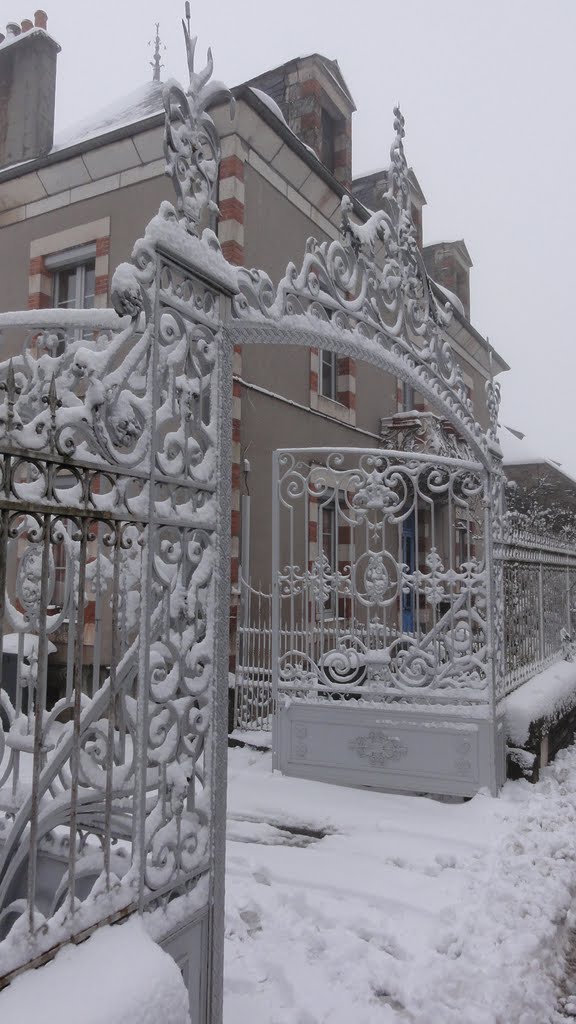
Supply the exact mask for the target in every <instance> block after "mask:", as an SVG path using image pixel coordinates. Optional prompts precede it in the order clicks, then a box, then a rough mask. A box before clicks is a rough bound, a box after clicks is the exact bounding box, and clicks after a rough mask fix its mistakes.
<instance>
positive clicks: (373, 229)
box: [0, 30, 504, 1024]
mask: <svg viewBox="0 0 576 1024" xmlns="http://www.w3.org/2000/svg"><path fill="white" fill-rule="evenodd" d="M185 31H186V30H185ZM186 43H187V52H188V64H189V70H190V85H189V87H188V89H187V90H186V91H184V90H182V89H181V88H180V87H179V86H177V85H176V84H175V83H173V82H169V83H168V84H167V85H166V87H165V93H164V100H165V107H166V129H165V154H166V161H167V171H168V173H169V174H170V176H171V178H172V181H173V184H174V187H175V190H176V193H177V203H176V206H175V207H174V206H172V205H170V204H169V203H162V205H161V207H160V210H159V213H158V215H157V216H156V217H154V218H153V220H152V221H151V222H150V224H149V225H148V227H147V229H146V233H145V236H144V238H143V239H142V240H141V241H140V242H138V243H137V244H136V246H135V248H134V252H133V258H132V262H131V263H130V264H122V265H121V266H120V267H119V268H118V269H117V271H116V273H115V275H114V278H113V282H112V302H113V306H114V310H109V311H97V310H94V311H92V312H90V311H83V312H82V313H73V312H69V313H67V312H66V311H64V310H60V309H58V310H40V311H38V312H37V313H36V314H34V313H30V312H27V313H20V314H3V315H1V316H0V327H2V328H4V329H5V330H7V331H8V332H10V339H11V340H10V344H11V345H12V346H13V351H15V352H17V354H16V355H15V357H14V358H13V359H12V360H11V361H8V362H4V363H2V364H0V382H1V389H2V390H1V394H0V398H1V399H2V401H1V403H0V487H1V492H0V572H1V574H2V578H1V579H0V601H1V602H2V608H1V610H0V628H2V629H3V631H4V632H9V633H10V634H12V635H11V637H10V641H9V643H8V648H7V650H8V649H11V647H12V648H13V649H14V650H15V652H16V665H17V668H16V673H15V675H14V677H13V678H9V676H8V675H7V676H6V677H5V679H4V682H3V683H2V687H1V689H0V701H1V714H2V721H1V724H0V978H2V979H3V980H4V982H6V981H7V980H10V978H11V977H12V976H13V975H14V972H18V971H19V970H21V969H23V968H24V967H26V966H30V965H35V964H39V963H41V962H43V960H45V959H48V958H49V957H50V956H52V955H53V954H54V952H55V950H56V949H57V948H58V946H59V945H60V944H62V943H63V942H65V941H68V940H70V939H79V938H82V937H84V936H86V935H87V934H89V932H90V930H91V929H93V928H95V927H97V926H98V925H100V924H102V923H106V922H109V921H117V920H119V919H122V918H123V917H124V916H126V915H127V914H129V913H131V912H133V911H138V912H140V913H141V914H142V915H143V920H144V921H145V922H146V923H147V927H148V928H149V929H150V930H151V932H152V934H153V935H154V936H155V937H156V938H158V939H159V941H162V942H163V943H164V944H165V945H166V948H168V949H170V950H171V951H172V953H173V954H174V956H175V957H176V959H177V960H178V961H179V962H180V963H181V964H182V966H183V970H184V974H185V977H186V978H187V980H188V986H189V991H190V995H191V1015H192V1020H193V1021H194V1022H207V1021H208V1020H209V1021H210V1022H211V1024H218V1021H219V1020H220V1019H221V981H222V951H223V926H222V922H223V902H224V901H223V850H224V809H225V778H224V769H225V760H226V705H227V696H228V686H227V680H228V672H227V669H228V664H227V661H228V614H227V613H228V608H229V598H230V594H229V543H228V538H229V530H230V493H229V491H230V478H231V466H232V457H231V447H232V439H231V415H230V410H231V404H232V377H231V352H232V348H233V346H234V345H244V344H274V345H282V344H287V345H300V346H306V347H310V346H314V347H320V348H326V349H330V350H332V351H336V352H338V353H340V354H341V355H343V356H346V355H347V356H350V357H352V358H355V359H359V360H365V361H366V362H368V363H369V364H371V365H373V366H375V367H377V368H379V369H380V370H383V371H385V372H387V373H390V374H392V375H393V376H395V377H397V378H398V379H399V380H401V381H405V382H407V383H409V384H411V385H412V386H413V387H414V388H415V389H416V390H417V391H418V392H419V394H420V395H421V396H422V398H423V399H424V401H425V402H426V403H427V404H428V406H429V408H430V409H431V410H432V411H433V412H434V413H436V414H437V416H438V417H439V419H440V421H441V422H442V423H445V424H447V425H448V427H449V432H450V431H451V432H452V435H455V436H456V437H457V438H458V441H457V442H453V440H450V441H449V446H450V445H452V444H454V443H456V445H457V447H458V445H460V446H461V449H462V450H461V451H456V454H455V459H452V461H451V458H450V456H449V455H448V456H445V453H443V455H442V457H441V458H437V457H433V458H432V459H431V460H430V459H429V458H427V457H426V454H425V453H424V454H422V453H418V452H417V451H415V452H414V453H413V454H412V455H410V457H409V458H408V457H407V456H406V453H405V452H404V453H402V452H398V451H395V450H393V449H392V450H391V451H390V452H388V453H374V452H356V453H345V454H344V455H342V456H341V455H339V454H338V453H330V452H328V453H327V452H320V453H316V456H315V457H314V458H309V456H310V455H311V453H308V455H307V456H306V458H305V463H306V467H307V468H306V469H305V470H304V469H298V470H297V471H295V470H294V466H295V465H296V464H297V463H298V461H299V460H300V461H301V460H302V456H301V454H297V453H284V454H283V455H282V456H281V457H280V461H279V463H278V472H279V474H282V480H284V478H285V476H286V475H287V474H288V475H289V474H290V473H291V472H292V473H293V472H296V474H297V476H298V474H299V478H298V482H297V484H296V487H297V488H301V489H302V497H301V499H300V500H301V506H302V509H303V510H304V513H303V514H304V515H305V516H306V517H307V519H308V528H307V529H305V530H304V533H303V536H302V537H301V541H302V545H303V547H302V549H301V552H298V551H297V548H296V547H295V546H294V545H292V547H291V548H290V549H289V552H288V556H287V558H285V559H284V561H283V563H282V565H288V566H289V570H288V573H287V574H285V575H286V579H285V580H284V581H283V580H282V573H281V574H280V575H278V573H277V574H276V579H275V587H276V588H277V587H278V586H279V585H283V586H287V587H288V588H289V589H288V593H287V594H285V595H284V598H282V599H281V598H280V596H279V592H278V591H277V597H276V603H275V607H276V617H277V621H276V623H275V629H274V630H273V639H274V642H275V643H276V645H277V644H278V622H279V617H280V614H279V604H280V600H284V603H288V605H289V606H290V615H291V614H292V611H291V608H292V605H291V602H293V603H295V602H296V601H298V602H299V603H300V606H301V610H302V614H303V615H304V616H305V622H307V623H308V624H310V623H311V622H312V620H314V622H316V619H317V618H318V616H319V617H320V621H322V616H324V621H326V618H327V617H328V615H329V613H330V611H331V614H332V619H333V626H332V632H330V630H329V629H327V628H325V629H324V630H323V631H322V630H320V639H319V640H317V639H313V640H311V641H309V640H308V638H307V639H306V644H307V645H308V646H306V647H305V648H303V646H302V644H300V646H298V644H294V645H293V646H294V650H295V652H296V657H295V658H294V657H292V661H290V659H289V658H286V659H284V660H283V661H282V662H280V659H279V658H278V648H277V646H276V655H277V656H276V658H275V659H273V669H274V672H275V673H276V675H277V678H278V681H279V682H280V681H281V696H282V701H281V702H279V707H278V714H277V721H276V763H277V764H278V765H279V766H280V767H281V768H282V769H283V770H284V771H290V772H295V773H298V774H302V775H315V776H319V777H322V778H330V779H334V780H340V781H345V782H359V783H361V784H362V783H366V784H369V785H373V784H381V783H382V780H383V779H384V777H385V784H386V785H392V784H394V785H396V784H397V785H398V786H400V787H401V788H412V789H415V788H417V789H421V790H425V791H434V790H436V791H440V792H457V793H471V792H474V790H475V789H477V788H478V787H479V786H481V785H488V786H490V788H491V789H492V790H493V791H496V790H497V788H498V786H499V784H500V783H501V781H502V778H503V764H504V756H503V750H504V745H503V740H504V734H503V728H502V717H501V712H500V707H499V704H498V700H499V697H500V696H501V695H502V694H501V682H500V681H501V680H502V679H503V668H502V664H503V663H502V631H503V627H502V599H501V597H502V568H501V564H500V563H498V562H495V561H494V560H493V558H492V542H493V540H494V539H497V534H498V531H499V530H500V525H499V524H500V523H501V517H500V515H499V513H500V511H501V501H502V476H501V471H500V464H499V449H498V445H497V440H496V432H497V415H498V389H497V387H496V386H495V385H494V384H493V383H492V382H489V384H488V393H487V409H488V413H489V418H490V427H489V429H488V430H487V431H486V430H484V429H483V428H482V427H481V426H480V425H479V424H478V423H477V422H476V419H475V416H474V410H473V406H472V403H471V401H470V398H469V396H468V394H467V391H466V386H465V383H464V380H463V377H462V373H461V371H460V369H459V367H458V364H457V361H456V360H455V359H454V356H453V353H452V351H451V349H450V345H449V343H448V341H447V339H446V333H445V327H446V324H447V323H448V321H449V318H450V309H449V307H448V306H444V307H443V306H441V305H440V304H439V303H438V301H437V300H436V298H435V297H434V295H433V293H432V291H431V289H430V287H429V282H428V278H427V275H426V271H425V268H424V265H423V262H422V258H421V255H420V253H419V250H418V245H417V241H416V234H415V230H414V226H413V224H412V221H411V215H410V183H409V172H408V167H407V164H406V159H405V155H404V148H403V137H404V121H403V118H402V115H401V114H400V112H399V111H398V110H396V111H395V138H394V141H393V144H392V147H391V164H390V170H389V172H388V191H387V192H386V195H385V196H384V200H383V209H382V210H379V211H377V212H376V213H375V214H373V215H372V216H371V217H370V218H369V219H368V221H367V222H366V223H364V224H362V225H358V224H356V223H354V221H353V219H352V212H353V208H352V202H351V199H350V197H349V196H348V195H346V194H344V197H343V199H342V207H341V209H342V241H332V242H320V243H319V242H317V241H316V240H315V239H313V238H312V239H310V240H309V241H308V243H307V246H306V251H305V254H304V259H303V262H302V265H301V267H300V268H299V269H297V268H296V267H295V265H294V264H293V263H289V264H288V266H287V269H286V274H285V276H284V277H283V279H282V280H281V281H280V283H279V285H278V286H277V288H275V287H274V286H273V284H272V282H271V280H270V278H269V277H268V276H267V274H265V273H264V272H263V271H260V270H247V269H245V268H235V267H232V266H230V265H229V264H228V263H227V261H226V260H225V259H224V257H223V255H222V251H221V249H220V245H219V242H218V239H217V237H216V235H215V234H214V233H213V231H211V230H210V229H208V228H207V227H205V225H206V224H207V223H208V222H209V219H210V218H211V217H212V216H213V215H214V213H215V209H216V208H215V204H214V196H215V192H216V185H217V181H218V173H219V161H220V149H219V140H218V137H217V133H216V130H215V126H214V123H213V121H212V119H211V118H210V116H209V115H208V113H207V107H208V105H209V104H210V103H215V102H218V101H219V99H222V97H223V95H225V94H226V91H225V90H223V87H220V86H218V84H217V83H214V82H211V81H210V77H211V72H212V63H211V58H210V59H209V63H208V66H207V67H206V68H205V69H204V70H202V71H201V72H195V71H194V47H195V40H191V39H190V37H189V34H188V32H187V31H186ZM18 330H27V331H28V337H27V340H26V342H25V343H24V344H22V345H21V346H20V349H19V350H17V349H16V347H15V342H14V339H13V338H12V334H13V333H14V332H17V331H18ZM432 450H434V451H436V449H432ZM340 458H342V459H343V461H342V463H340V462H339V459H340ZM286 459H287V460H288V461H285V460H286ZM349 459H352V462H351V463H350V462H349V461H348V462H347V461H346V460H349ZM341 473H344V476H343V477H342V476H341V475H339V474H341ZM322 479H324V484H323V486H324V488H325V492H323V493H324V497H326V495H327V494H328V493H329V494H330V498H329V500H327V501H325V502H324V505H323V504H322V501H318V500H317V499H318V494H317V493H316V490H317V487H318V486H319V481H320V480H322ZM354 481H356V482H354ZM370 481H371V482H370ZM362 487H364V493H365V499H363V500H364V502H365V503H364V504H362V502H361V501H360V499H359V498H358V493H357V492H359V491H361V490H362ZM372 487H373V489H374V494H375V495H378V497H377V498H376V497H374V499H373V502H375V503H372V499H371V498H370V493H371V488H372ZM306 492H308V493H307V496H306V498H304V495H305V494H306ZM355 496H356V497H355ZM415 496H417V505H418V509H417V510H416V508H415V507H414V509H413V510H412V511H410V508H409V505H410V501H412V503H413V505H414V502H415V501H416V498H415ZM288 497H289V498H290V499H296V498H297V497H298V495H297V493H296V492H294V491H293V490H291V489H290V488H289V494H288ZM378 502H380V504H378ZM286 507H288V506H286ZM283 508H284V506H283ZM426 509H427V512H426V514H424V510H426ZM481 509H483V515H484V519H483V522H484V531H483V534H482V541H480V540H478V542H476V540H475V541H474V545H473V544H472V539H471V538H472V524H473V522H474V523H475V522H476V517H481V516H482V512H481V511H480V510H481ZM320 512H321V513H322V515H321V518H318V517H319V516H320ZM421 512H422V515H421ZM314 515H316V539H314V537H313V536H312V530H311V525H312V522H313V521H314ZM343 517H347V518H348V522H344V527H345V528H346V529H348V539H346V537H345V536H344V535H342V534H341V532H340V531H342V530H343V528H344V527H343V524H342V519H343ZM410 517H412V518H410ZM441 517H443V520H442V521H443V522H444V523H445V527H443V528H445V530H446V531H447V538H448V539H447V540H446V542H445V543H444V542H443V546H442V547H440V545H439V544H436V542H435V540H433V537H435V536H436V534H435V533H432V532H429V536H428V538H427V541H426V545H425V548H424V549H422V550H421V547H420V540H419V538H420V537H421V536H422V535H423V534H422V531H423V530H424V529H425V524H426V522H427V523H428V530H429V531H432V530H437V529H439V527H437V526H436V525H434V524H436V523H437V522H438V523H439V522H440V519H441ZM330 518H331V519H332V521H333V523H334V526H333V528H332V527H329V519H330ZM457 519H458V522H457V521H456V520H457ZM446 524H447V525H446ZM278 525H279V524H278ZM457 528H458V530H459V531H462V536H463V535H465V536H466V540H465V541H463V542H461V541H460V540H459V539H458V538H460V536H461V534H460V533H459V534H458V535H457V536H453V535H452V532H451V531H452V530H453V532H454V534H455V535H456V530H457ZM330 529H332V533H331V534H330V538H331V539H330V546H328V544H326V545H324V534H325V533H326V536H328V535H329V530H330ZM277 533H278V537H279V538H280V536H281V531H280V530H279V529H278V530H277ZM362 533H363V536H364V541H363V543H362V544H361V543H360V540H359V538H360V536H361V535H362ZM353 537H354V540H353V539H352V538H353ZM278 543H280V540H279V541H278ZM353 543H354V544H355V545H357V548H358V551H359V552H360V554H359V555H358V558H357V557H356V553H355V551H354V552H353V553H351V551H352V545H353ZM458 543H461V544H463V546H461V547H460V548H458V553H456V552H457V544H458ZM341 545H342V546H343V547H346V546H348V548H349V549H350V550H349V551H348V553H347V554H343V553H342V552H341V551H340V546H341ZM473 546H474V548H475V550H474V551H473V550H472V548H473ZM277 550H278V552H279V553H280V552H281V548H280V547H278V549H277ZM341 554H342V557H341ZM422 555H424V565H423V564H422V561H421V556H422ZM296 556H297V557H296ZM278 557H280V554H279V555H278ZM298 559H300V561H298ZM324 559H326V561H324ZM297 566H299V569H297ZM347 566H349V567H350V568H349V569H348V570H347V568H346V567H347ZM278 567H279V568H280V562H279V563H278ZM298 576H299V577H300V579H297V577H298ZM299 587H300V588H301V589H300V590H299V589H298V588H299ZM347 588H348V589H347ZM285 598H286V599H287V601H286V600H285ZM330 602H331V604H330ZM483 602H484V605H483ZM375 609H377V614H376V615H374V614H373V612H374V610H375ZM306 616H308V618H307V619H306ZM374 619H375V621H374ZM351 622H353V623H354V626H355V629H356V634H357V636H356V640H355V644H356V646H354V645H353V644H351V643H345V644H344V648H343V646H342V637H341V635H340V632H339V631H340V629H341V627H342V628H343V629H346V630H347V632H349V631H348V625H349V624H350V623H351ZM448 623H449V624H450V628H445V627H447V624H448ZM292 626H293V623H292V620H290V625H289V628H290V630H292ZM334 634H335V635H336V636H337V638H338V642H337V643H335V644H334V643H332V642H331V643H332V645H331V646H330V645H328V644H327V642H326V639H327V637H328V636H329V635H332V636H333V635H334ZM373 636H374V637H378V641H377V642H373V641H372V637H373ZM51 643H54V646H56V647H57V648H58V649H59V651H60V654H61V657H62V662H63V671H62V673H61V677H62V676H63V679H64V683H63V685H62V686H61V687H60V688H58V686H56V687H55V689H54V688H52V689H51V686H52V683H53V680H51V679H50V678H49V675H48V655H49V650H50V644H51ZM310 644H312V647H311V646H310ZM314 645H315V646H314ZM328 647H329V648H330V649H328ZM351 650H354V651H356V652H357V653H354V654H351V653H349V652H350V651H351ZM306 659H308V660H306ZM4 663H5V659H3V660H2V666H3V667H4ZM306 666H308V668H306ZM343 669H344V675H345V677H346V682H344V683H343V682H342V672H343ZM355 691H357V692H355ZM414 693H416V694H417V696H416V697H414ZM367 694H369V699H366V695H367ZM337 697H338V698H341V699H338V700H337V699H336V698H337ZM405 750H406V753H404V751H405ZM391 762H392V763H393V764H395V765H396V766H397V767H396V769H395V770H394V772H389V770H388V769H389V765H390V763H391ZM358 764H360V770H358Z"/></svg>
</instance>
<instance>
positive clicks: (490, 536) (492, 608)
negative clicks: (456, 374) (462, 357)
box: [484, 382, 506, 796]
mask: <svg viewBox="0 0 576 1024" xmlns="http://www.w3.org/2000/svg"><path fill="white" fill-rule="evenodd" d="M487 391H488V394H489V397H491V392H494V393H495V398H494V401H495V402H496V410H495V413H494V415H493V417H492V420H493V429H492V430H491V431H490V435H489V437H490V442H491V443H490V465H489V469H488V470H487V473H488V487H487V494H488V501H487V503H486V511H485V518H484V523H485V525H484V531H485V545H486V555H485V560H486V573H487V579H488V587H487V597H488V607H487V608H486V626H487V634H488V644H489V659H488V661H489V665H490V675H491V687H490V689H491V710H492V716H493V758H492V763H493V778H492V783H491V790H492V793H493V795H494V796H495V795H497V793H498V791H499V789H500V788H501V786H502V785H503V784H504V782H505V780H506V727H505V718H504V712H503V705H502V698H503V696H504V677H505V666H504V562H503V543H504V471H503V469H502V453H501V451H500V447H499V445H498V442H497V440H496V427H497V419H496V417H497V411H498V398H499V393H498V392H496V390H495V385H493V384H492V382H489V385H488V387H487ZM488 405H489V408H490V402H489V403H488Z"/></svg>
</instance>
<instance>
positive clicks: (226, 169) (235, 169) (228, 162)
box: [220, 154, 244, 181]
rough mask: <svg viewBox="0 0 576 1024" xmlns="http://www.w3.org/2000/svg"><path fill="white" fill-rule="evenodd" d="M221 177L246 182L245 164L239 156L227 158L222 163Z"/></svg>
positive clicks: (233, 155)
mask: <svg viewBox="0 0 576 1024" xmlns="http://www.w3.org/2000/svg"><path fill="white" fill-rule="evenodd" d="M220 177H221V178H238V181H244V162H243V161H242V160H241V159H240V157H239V156H236V155H235V154H232V156H225V157H224V159H223V160H221V161H220Z"/></svg>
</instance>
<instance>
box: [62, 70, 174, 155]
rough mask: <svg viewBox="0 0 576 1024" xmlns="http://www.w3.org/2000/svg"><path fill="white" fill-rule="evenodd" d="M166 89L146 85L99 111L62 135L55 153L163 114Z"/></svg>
mask: <svg viewBox="0 0 576 1024" xmlns="http://www.w3.org/2000/svg"><path fill="white" fill-rule="evenodd" d="M163 88H164V86H163V84H162V82H145V83H144V84H142V85H139V86H138V88H137V89H133V90H132V92H130V93H128V94H127V95H126V96H122V97H121V98H120V99H118V100H115V101H114V103H111V104H110V105H109V106H107V107H104V109H103V110H99V111H98V112H97V113H96V114H92V115H90V116H89V117H87V118H85V119H84V120H83V121H81V122H79V123H76V124H74V125H71V126H69V127H68V128H65V129H64V130H63V131H61V132H58V133H57V135H56V138H55V140H54V147H53V152H54V151H57V150H59V149H67V148H68V147H69V146H75V145H77V144H78V143H80V142H86V141H87V140H88V139H91V138H93V137H94V136H97V135H103V134H104V133H105V132H107V131H112V130H113V129H115V128H122V127H124V126H125V125H129V124H135V123H136V122H137V121H141V120H143V119H144V118H146V117H152V116H153V115H154V114H160V113H162V111H163V110H164V103H163V99H162V90H163Z"/></svg>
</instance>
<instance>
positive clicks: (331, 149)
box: [320, 107, 338, 172]
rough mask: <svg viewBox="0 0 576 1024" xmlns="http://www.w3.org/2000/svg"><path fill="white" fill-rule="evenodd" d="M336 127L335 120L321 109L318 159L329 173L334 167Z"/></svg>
mask: <svg viewBox="0 0 576 1024" xmlns="http://www.w3.org/2000/svg"><path fill="white" fill-rule="evenodd" d="M337 132H338V126H337V122H336V118H335V117H332V115H331V114H329V113H328V111H327V110H326V109H325V108H324V107H323V108H322V152H321V154H320V159H321V160H322V163H323V164H324V165H325V167H327V168H328V170H329V171H332V172H334V169H335V166H336V135H337Z"/></svg>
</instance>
